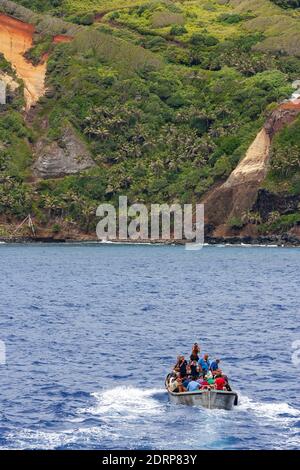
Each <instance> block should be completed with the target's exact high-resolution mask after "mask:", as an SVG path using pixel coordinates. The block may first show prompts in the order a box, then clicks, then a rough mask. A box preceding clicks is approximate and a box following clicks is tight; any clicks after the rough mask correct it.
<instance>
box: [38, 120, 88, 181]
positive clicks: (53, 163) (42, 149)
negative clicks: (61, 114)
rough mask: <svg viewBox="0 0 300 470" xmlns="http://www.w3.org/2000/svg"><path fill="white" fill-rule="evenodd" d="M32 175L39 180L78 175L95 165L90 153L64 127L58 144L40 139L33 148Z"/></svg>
mask: <svg viewBox="0 0 300 470" xmlns="http://www.w3.org/2000/svg"><path fill="white" fill-rule="evenodd" d="M35 154H36V155H37V157H38V158H37V161H36V162H35V164H34V173H35V175H36V176H38V177H41V178H57V177H62V176H65V175H72V174H75V173H79V172H80V171H82V170H86V169H87V168H91V167H92V166H94V165H95V163H94V161H93V160H92V158H91V155H90V152H89V150H88V148H87V146H86V145H85V143H84V142H82V141H81V140H80V139H79V137H77V135H76V134H75V132H74V130H73V129H72V128H71V127H69V126H68V127H66V129H65V131H64V133H63V136H62V138H61V140H60V142H57V141H54V142H51V143H47V142H46V141H45V140H44V139H41V140H40V141H39V142H38V143H37V145H36V148H35Z"/></svg>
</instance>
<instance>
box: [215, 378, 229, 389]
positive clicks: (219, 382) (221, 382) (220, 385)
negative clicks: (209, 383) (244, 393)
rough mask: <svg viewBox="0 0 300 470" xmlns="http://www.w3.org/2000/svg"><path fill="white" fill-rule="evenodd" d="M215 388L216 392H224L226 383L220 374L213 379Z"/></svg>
mask: <svg viewBox="0 0 300 470" xmlns="http://www.w3.org/2000/svg"><path fill="white" fill-rule="evenodd" d="M215 388H216V390H226V381H225V379H224V377H223V376H222V374H217V376H216V378H215Z"/></svg>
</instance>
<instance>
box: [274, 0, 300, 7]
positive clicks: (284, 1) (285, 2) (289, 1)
mask: <svg viewBox="0 0 300 470" xmlns="http://www.w3.org/2000/svg"><path fill="white" fill-rule="evenodd" d="M272 1H273V2H274V3H276V5H279V6H280V7H282V8H300V0H272Z"/></svg>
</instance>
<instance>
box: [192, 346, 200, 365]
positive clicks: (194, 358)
mask: <svg viewBox="0 0 300 470" xmlns="http://www.w3.org/2000/svg"><path fill="white" fill-rule="evenodd" d="M199 354H200V346H199V344H198V343H194V344H193V349H192V354H191V355H190V360H191V362H193V361H197V362H198V361H199Z"/></svg>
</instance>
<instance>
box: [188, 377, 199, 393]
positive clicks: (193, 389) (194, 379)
mask: <svg viewBox="0 0 300 470" xmlns="http://www.w3.org/2000/svg"><path fill="white" fill-rule="evenodd" d="M199 389H200V384H199V382H197V377H192V380H191V381H190V382H189V384H188V386H187V391H188V392H196V390H199Z"/></svg>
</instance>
